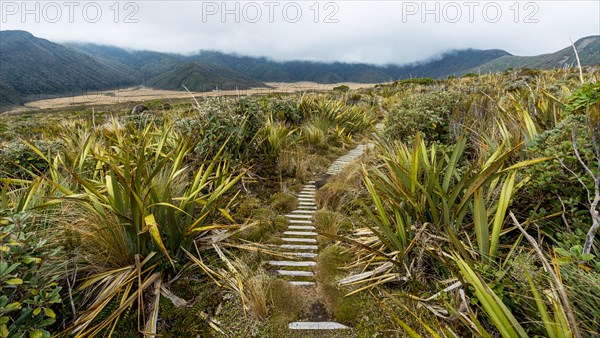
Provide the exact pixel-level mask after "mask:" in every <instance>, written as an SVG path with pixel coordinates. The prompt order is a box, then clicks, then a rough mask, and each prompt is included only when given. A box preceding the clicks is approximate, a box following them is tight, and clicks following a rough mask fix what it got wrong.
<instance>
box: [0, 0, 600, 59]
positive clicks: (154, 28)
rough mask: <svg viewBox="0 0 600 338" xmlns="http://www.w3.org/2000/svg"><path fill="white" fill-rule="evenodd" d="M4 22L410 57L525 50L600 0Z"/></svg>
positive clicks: (238, 45)
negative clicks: (462, 51) (470, 50)
mask: <svg viewBox="0 0 600 338" xmlns="http://www.w3.org/2000/svg"><path fill="white" fill-rule="evenodd" d="M0 10H1V13H0V27H1V29H2V30H11V29H21V30H27V31H29V32H31V33H32V34H34V35H36V36H39V37H43V38H46V39H48V40H51V41H55V42H67V41H78V42H93V43H99V44H108V45H115V46H119V47H125V48H130V49H147V50H155V51H161V52H176V53H193V52H196V51H199V50H218V51H223V52H235V53H239V54H244V55H251V56H267V57H270V58H273V59H276V60H315V61H345V62H366V63H375V64H383V63H397V64H402V63H408V62H414V61H420V60H424V59H427V58H431V57H435V56H436V55H439V54H440V53H442V52H444V51H448V50H452V49H463V48H478V49H491V48H499V49H504V50H506V51H508V52H510V53H512V54H515V55H536V54H541V53H549V52H554V51H556V50H559V49H561V48H564V47H566V46H567V45H569V43H570V40H573V41H575V40H577V39H579V38H581V37H583V36H588V35H599V34H600V1H598V0H591V1H519V2H517V1H427V2H424V1H313V0H310V1H298V0H296V1H274V0H273V1H189V0H188V1H119V2H116V1H73V0H66V1H54V2H46V1H28V2H23V1H21V0H19V1H5V0H0Z"/></svg>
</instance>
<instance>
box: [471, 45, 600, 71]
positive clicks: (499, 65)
mask: <svg viewBox="0 0 600 338" xmlns="http://www.w3.org/2000/svg"><path fill="white" fill-rule="evenodd" d="M575 47H576V48H577V53H578V54H579V58H580V61H581V64H582V65H595V64H598V63H600V36H588V37H585V38H581V39H579V40H577V41H576V42H575ZM576 66H577V60H576V58H575V52H574V51H573V47H571V46H569V47H566V48H563V49H561V50H559V51H558V52H555V53H551V54H543V55H537V56H514V55H506V56H502V57H499V58H497V59H494V60H492V61H490V62H487V63H485V64H483V65H481V66H477V67H474V68H473V69H472V70H471V72H484V73H488V72H499V71H504V70H506V69H509V68H513V69H517V68H537V69H551V68H563V67H576Z"/></svg>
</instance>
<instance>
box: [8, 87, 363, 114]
mask: <svg viewBox="0 0 600 338" xmlns="http://www.w3.org/2000/svg"><path fill="white" fill-rule="evenodd" d="M266 85H267V86H269V87H270V88H251V89H246V90H219V91H212V92H194V93H192V94H193V95H194V96H196V97H215V96H228V95H241V96H245V95H261V94H270V93H295V92H303V91H315V90H316V91H320V90H331V89H333V88H334V87H336V86H340V85H346V86H348V87H350V88H351V89H358V88H369V87H373V86H374V84H364V83H350V82H344V83H335V84H319V83H315V82H306V81H304V82H293V83H284V82H268V83H266ZM189 97H190V94H189V93H187V92H186V91H183V90H182V91H177V90H160V89H152V88H147V87H141V86H138V87H131V88H123V89H113V90H107V91H98V92H94V91H90V92H88V93H87V94H86V95H77V96H69V97H59V98H53V99H44V100H37V101H31V102H28V103H26V104H25V106H23V107H17V108H14V109H12V110H10V111H8V112H7V113H19V112H23V111H29V110H32V109H56V108H65V107H70V106H85V105H110V104H119V103H127V102H145V101H150V100H157V99H184V98H189Z"/></svg>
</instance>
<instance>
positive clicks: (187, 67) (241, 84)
mask: <svg viewBox="0 0 600 338" xmlns="http://www.w3.org/2000/svg"><path fill="white" fill-rule="evenodd" d="M145 84H146V85H148V86H150V87H153V88H160V89H171V90H182V89H183V86H185V87H186V88H187V89H189V90H190V91H197V92H206V91H211V90H215V89H220V90H230V89H249V88H256V87H265V84H264V83H261V82H259V81H256V80H253V79H252V78H249V77H247V76H245V75H242V74H240V73H238V72H236V71H233V70H231V69H230V68H227V67H223V66H218V65H213V64H202V63H199V62H188V63H185V64H183V65H181V66H179V67H176V68H175V69H173V70H171V71H168V72H166V73H164V74H161V75H159V76H157V77H155V78H153V79H151V80H149V81H147V82H146V83H145Z"/></svg>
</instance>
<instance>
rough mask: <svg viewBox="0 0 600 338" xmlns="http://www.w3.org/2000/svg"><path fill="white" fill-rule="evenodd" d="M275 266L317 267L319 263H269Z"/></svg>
mask: <svg viewBox="0 0 600 338" xmlns="http://www.w3.org/2000/svg"><path fill="white" fill-rule="evenodd" d="M267 263H269V264H270V265H273V266H315V265H317V263H315V262H312V261H268V262H267Z"/></svg>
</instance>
